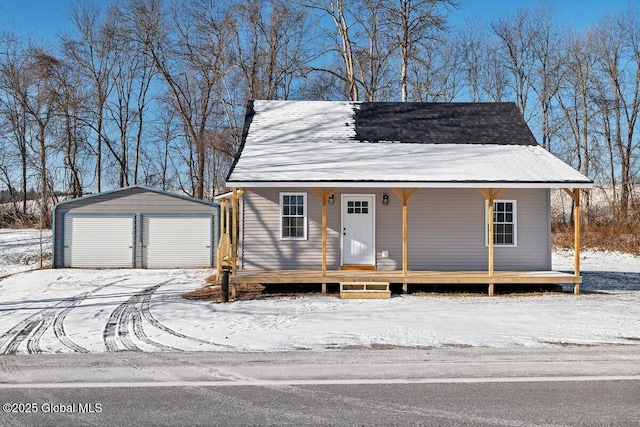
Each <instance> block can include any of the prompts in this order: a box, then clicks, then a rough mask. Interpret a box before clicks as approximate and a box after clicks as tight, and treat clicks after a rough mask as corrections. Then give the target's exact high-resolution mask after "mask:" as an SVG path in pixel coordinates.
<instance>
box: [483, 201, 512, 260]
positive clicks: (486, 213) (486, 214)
mask: <svg viewBox="0 0 640 427" xmlns="http://www.w3.org/2000/svg"><path fill="white" fill-rule="evenodd" d="M493 203H494V204H495V203H513V243H494V244H493V246H494V247H501V248H516V247H518V201H517V200H506V199H496V200H494V201H493ZM484 227H485V233H484V245H485V247H489V201H488V200H485V201H484ZM494 227H495V223H494ZM494 230H495V228H494Z"/></svg>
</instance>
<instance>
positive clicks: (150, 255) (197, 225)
mask: <svg viewBox="0 0 640 427" xmlns="http://www.w3.org/2000/svg"><path fill="white" fill-rule="evenodd" d="M212 233H213V221H212V219H211V216H210V215H206V216H148V215H144V216H143V217H142V245H143V249H142V250H143V252H142V253H143V267H145V268H198V267H211V265H212V260H213V252H212V248H211V246H212V245H211V242H212V240H213V239H212V236H213V234H212Z"/></svg>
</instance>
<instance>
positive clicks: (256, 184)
mask: <svg viewBox="0 0 640 427" xmlns="http://www.w3.org/2000/svg"><path fill="white" fill-rule="evenodd" d="M233 187H249V188H266V187H272V188H291V187H294V188H302V187H338V188H345V187H349V188H391V187H393V188H592V187H593V181H548V182H542V181H534V182H524V181H227V188H233Z"/></svg>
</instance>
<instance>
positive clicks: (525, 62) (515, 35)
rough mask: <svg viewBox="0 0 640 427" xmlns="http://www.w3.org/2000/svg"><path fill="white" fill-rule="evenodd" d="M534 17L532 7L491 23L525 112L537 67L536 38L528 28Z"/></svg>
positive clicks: (517, 98)
mask: <svg viewBox="0 0 640 427" xmlns="http://www.w3.org/2000/svg"><path fill="white" fill-rule="evenodd" d="M530 16H531V12H530V11H529V10H527V9H519V10H518V11H517V12H516V13H515V14H514V15H510V16H506V17H504V18H499V19H497V20H496V21H495V22H493V23H492V24H491V29H492V31H493V32H494V34H495V35H496V36H498V38H499V40H500V41H501V43H502V49H501V50H500V54H501V55H500V56H501V57H502V61H503V62H502V64H503V66H504V67H505V68H506V69H508V70H509V73H510V75H511V81H510V86H511V89H512V90H513V95H514V97H515V101H516V105H517V106H518V108H519V109H520V111H521V112H522V114H527V113H528V110H527V102H528V100H529V95H530V90H531V76H532V74H533V66H534V50H533V40H532V39H531V35H530V34H529V33H528V31H527V28H528V23H529V22H530V21H531V17H530Z"/></svg>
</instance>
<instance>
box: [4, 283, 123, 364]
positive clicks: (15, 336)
mask: <svg viewBox="0 0 640 427" xmlns="http://www.w3.org/2000/svg"><path fill="white" fill-rule="evenodd" d="M124 280H126V279H120V280H116V281H114V282H110V283H107V284H104V285H102V286H99V287H97V288H95V289H93V290H91V291H88V292H84V293H82V294H79V295H76V296H74V297H71V298H67V299H63V300H61V301H59V302H58V303H56V304H54V305H53V306H52V307H47V308H45V309H42V310H40V311H38V312H37V313H35V314H32V315H31V316H29V317H27V318H25V319H23V320H22V321H20V322H18V323H17V324H16V325H14V326H13V327H12V328H11V329H9V330H8V331H6V332H5V333H4V334H2V336H0V354H16V353H17V352H18V348H19V347H20V345H21V344H22V343H23V342H25V341H26V344H27V352H28V353H29V354H35V353H42V352H43V349H42V346H41V344H40V341H41V339H42V336H43V335H44V333H45V332H46V331H47V329H49V327H50V326H51V325H52V324H53V325H54V334H55V335H56V337H57V338H58V340H59V341H60V342H61V343H62V345H64V346H65V347H67V348H69V349H70V350H73V351H75V352H81V353H88V352H89V350H87V349H85V348H84V347H82V346H80V345H78V344H76V343H75V342H74V341H73V340H72V339H71V338H69V337H68V336H67V334H66V333H65V331H64V326H63V322H64V318H65V317H66V315H67V314H68V313H69V312H70V311H71V310H72V309H73V308H74V307H76V306H77V305H78V304H80V303H81V302H82V301H83V300H84V299H86V298H88V297H89V296H91V295H92V294H94V293H96V292H98V291H99V290H101V289H103V288H105V287H107V286H110V285H114V284H116V283H119V282H122V281H124Z"/></svg>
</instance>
